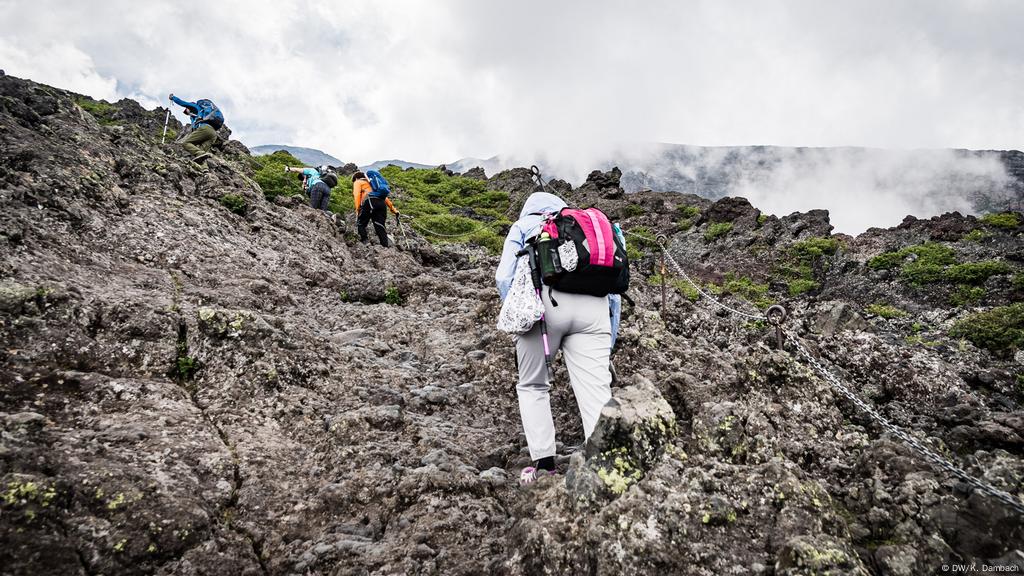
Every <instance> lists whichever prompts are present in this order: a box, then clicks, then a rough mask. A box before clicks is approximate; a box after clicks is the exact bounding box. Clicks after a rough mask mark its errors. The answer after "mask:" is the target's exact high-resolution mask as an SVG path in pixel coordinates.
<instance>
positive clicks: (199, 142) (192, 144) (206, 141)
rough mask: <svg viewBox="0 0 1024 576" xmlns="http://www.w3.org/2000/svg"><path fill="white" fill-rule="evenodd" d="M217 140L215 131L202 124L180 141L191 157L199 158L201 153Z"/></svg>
mask: <svg viewBox="0 0 1024 576" xmlns="http://www.w3.org/2000/svg"><path fill="white" fill-rule="evenodd" d="M216 140H217V131H216V130H214V129H213V127H212V126H207V125H206V124H203V125H202V126H200V127H198V128H196V129H195V130H193V131H192V132H190V133H189V135H188V136H186V137H185V139H184V140H182V141H181V145H182V146H183V147H184V148H185V150H187V151H188V153H189V154H191V155H192V156H193V157H195V156H199V155H200V154H202V153H203V152H205V151H207V150H209V149H210V146H212V145H213V143H214V141H216Z"/></svg>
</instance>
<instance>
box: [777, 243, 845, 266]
mask: <svg viewBox="0 0 1024 576" xmlns="http://www.w3.org/2000/svg"><path fill="white" fill-rule="evenodd" d="M839 246H840V244H839V240H837V239H835V238H808V239H807V240H802V241H800V242H794V243H793V244H792V245H791V246H790V247H789V252H790V254H792V255H793V256H794V257H795V258H796V259H797V260H799V261H801V262H808V261H813V260H816V259H818V258H821V257H822V256H832V255H833V254H835V253H836V252H837V251H838V250H839Z"/></svg>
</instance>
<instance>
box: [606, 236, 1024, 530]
mask: <svg viewBox="0 0 1024 576" xmlns="http://www.w3.org/2000/svg"><path fill="white" fill-rule="evenodd" d="M624 232H625V234H627V235H630V236H634V237H636V238H640V239H643V240H645V241H647V242H650V243H653V244H657V245H658V247H659V248H660V249H661V250H662V252H663V253H664V254H665V257H666V258H667V259H668V261H669V262H670V263H671V264H672V267H673V268H674V269H675V271H676V273H677V274H679V276H680V277H682V278H683V279H684V280H686V282H687V283H689V284H690V285H691V286H693V288H694V290H696V291H697V293H698V294H700V295H701V296H703V297H704V298H705V299H706V300H707V301H708V302H711V303H713V304H715V305H716V306H718V307H719V308H721V309H723V310H726V311H728V312H730V313H732V314H735V315H737V316H740V317H743V318H747V319H753V320H764V321H767V322H768V323H769V324H771V325H772V326H774V327H775V330H776V336H777V338H778V347H779V349H782V344H783V335H785V337H786V338H787V339H788V340H789V341H790V342H792V343H793V347H794V348H795V349H796V351H797V353H798V355H799V356H800V357H801V358H803V359H804V360H805V361H806V362H807V363H808V364H810V365H811V367H813V368H814V370H815V371H817V373H818V375H819V376H820V377H821V378H822V379H824V380H825V382H826V383H828V384H829V386H831V387H832V388H833V389H834V390H835V391H836V392H838V393H839V394H840V395H841V396H843V397H844V398H846V399H847V400H849V401H850V402H851V403H853V405H854V406H856V407H857V408H859V409H860V410H861V411H863V412H864V413H865V414H867V415H868V416H869V417H871V419H872V420H874V421H875V422H876V423H877V424H878V425H880V426H881V427H882V428H884V429H885V430H886V431H888V432H889V433H890V434H892V435H893V436H895V437H896V438H898V439H899V440H900V441H902V442H903V443H904V444H906V445H907V446H909V447H910V448H911V449H913V450H914V451H915V452H917V454H918V455H920V456H921V457H922V458H924V459H925V460H926V461H927V462H929V463H931V464H932V465H934V466H936V467H938V468H940V469H942V470H945V471H946V472H948V473H950V474H952V475H953V476H956V477H957V478H959V479H960V480H963V481H964V482H966V483H968V484H970V485H971V486H973V487H974V488H976V489H978V490H979V491H981V492H982V493H984V494H986V495H988V496H991V497H992V498H995V499H996V500H998V501H1000V502H1002V503H1003V504H1006V505H1007V506H1009V507H1010V508H1011V509H1013V510H1014V511H1015V512H1017V513H1018V514H1021V515H1024V502H1021V500H1020V499H1018V498H1016V497H1014V496H1013V495H1011V494H1009V493H1008V492H1005V491H1003V490H1000V489H998V488H996V487H995V486H992V485H991V484H988V483H987V482H985V481H983V480H981V479H979V478H977V477H975V476H972V475H971V474H969V473H967V472H966V471H965V470H964V469H962V468H960V467H959V466H957V465H956V464H954V463H953V462H951V461H950V460H949V459H948V458H946V457H944V456H942V455H941V454H939V453H937V452H935V451H934V450H932V449H930V448H928V447H927V446H925V445H924V444H922V443H921V442H920V441H919V440H918V439H917V438H914V437H913V436H911V435H910V434H908V433H907V432H905V431H904V430H903V429H901V428H900V427H898V426H896V425H895V424H893V423H892V422H890V421H889V420H888V419H887V418H886V417H885V416H882V415H881V414H880V413H879V412H878V410H876V409H875V408H874V407H873V406H871V405H870V404H868V403H867V402H865V401H864V400H862V399H861V398H860V397H858V396H857V395H856V394H855V393H854V392H853V391H852V390H851V389H850V388H849V387H848V386H846V385H845V384H843V382H842V381H841V380H840V379H839V378H837V377H836V376H835V375H834V374H832V373H831V372H830V371H829V370H828V369H826V368H825V367H824V366H823V365H822V364H821V362H819V361H818V360H817V359H816V358H815V357H814V356H813V355H812V354H811V353H810V351H809V350H808V349H807V347H806V346H804V345H803V343H802V342H801V340H800V338H799V337H798V336H797V335H796V333H795V332H792V331H783V330H782V321H783V320H784V319H785V317H786V311H785V309H784V308H782V307H781V306H779V305H775V306H772V307H771V308H769V309H768V311H767V312H766V313H765V314H749V313H747V312H743V311H741V310H736V309H735V308H732V307H730V306H727V305H725V304H723V303H722V302H720V301H719V300H718V299H717V298H715V297H714V296H712V295H711V294H708V293H707V292H705V291H704V290H703V289H702V288H701V287H700V286H699V285H698V284H697V283H696V282H694V281H693V279H692V278H690V276H689V275H688V274H687V273H686V271H685V270H683V267H682V266H680V265H679V263H678V262H676V259H675V258H674V257H673V256H672V253H671V252H670V251H669V250H668V248H667V247H666V246H665V242H662V241H661V238H660V237H659V239H652V238H648V237H646V236H644V235H642V234H636V233H634V232H626V231H624ZM662 281H663V282H664V281H665V279H664V278H662Z"/></svg>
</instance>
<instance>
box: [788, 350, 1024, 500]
mask: <svg viewBox="0 0 1024 576" xmlns="http://www.w3.org/2000/svg"><path fill="white" fill-rule="evenodd" d="M785 334H786V337H787V338H789V340H790V341H791V342H792V343H793V346H794V347H795V348H796V351H797V353H799V354H800V356H801V357H803V359H804V360H806V361H807V363H808V364H810V365H811V366H812V367H813V368H814V369H815V370H817V371H818V374H820V375H821V377H822V378H824V379H825V381H826V382H828V384H829V385H831V386H832V388H833V389H834V390H836V391H837V392H839V394H841V395H842V396H843V397H844V398H846V399H847V400H849V401H850V402H852V403H853V404H854V406H856V407H857V408H859V409H860V410H861V411H862V412H864V413H865V414H867V415H868V416H870V417H871V418H872V419H873V420H874V421H875V422H877V423H878V424H879V425H881V426H882V428H885V429H886V430H887V431H888V432H889V433H890V434H892V435H893V436H895V437H897V438H899V439H900V440H902V441H903V443H904V444H906V445H907V446H910V447H911V448H913V449H914V450H915V451H916V452H917V453H918V454H919V455H920V456H921V457H922V458H924V459H925V460H927V461H928V462H930V463H932V464H934V465H935V466H937V467H939V468H941V469H943V470H945V471H947V472H949V473H950V474H952V475H954V476H956V477H957V478H959V479H961V480H963V481H964V482H966V483H968V484H970V485H971V486H973V487H975V488H977V489H978V490H980V491H982V492H984V493H985V494H988V495H989V496H991V497H993V498H995V499H997V500H1000V501H1002V502H1003V503H1004V504H1006V505H1007V506H1009V507H1010V508H1013V509H1014V510H1015V511H1016V512H1017V513H1018V514H1021V515H1024V503H1022V502H1021V501H1020V500H1019V499H1017V498H1015V497H1013V496H1012V495H1010V494H1009V493H1007V492H1004V491H1002V490H1000V489H998V488H996V487H995V486H992V485H991V484H988V483H986V482H984V481H982V480H980V479H978V478H976V477H974V476H971V475H970V474H968V473H967V472H966V471H964V470H963V469H962V468H960V467H958V466H957V465H956V464H953V463H952V462H950V461H949V460H948V459H946V458H945V457H943V456H942V455H940V454H938V453H937V452H935V451H934V450H932V449H930V448H928V447H927V446H925V445H924V444H922V443H921V442H920V441H919V440H918V439H917V438H914V437H913V436H911V435H910V434H908V433H906V432H905V431H903V430H902V429H901V428H899V427H898V426H896V425H895V424H893V423H892V422H890V421H889V420H888V419H887V418H886V417H885V416H882V415H881V414H879V412H878V410H875V408H874V407H872V406H871V405H870V404H868V403H867V402H865V401H863V400H861V399H860V398H859V397H858V396H857V395H856V394H854V393H853V391H852V390H850V389H849V388H848V387H847V386H846V385H845V384H843V383H842V381H841V380H839V378H836V377H835V375H834V374H832V373H831V372H829V371H828V370H827V369H826V368H825V367H824V366H822V364H821V363H820V362H818V360H817V359H816V358H814V356H812V355H811V353H810V351H809V350H807V348H806V347H805V346H804V345H803V343H802V342H801V341H800V339H799V338H798V337H797V335H796V334H794V333H793V332H789V331H787V332H786V333H785Z"/></svg>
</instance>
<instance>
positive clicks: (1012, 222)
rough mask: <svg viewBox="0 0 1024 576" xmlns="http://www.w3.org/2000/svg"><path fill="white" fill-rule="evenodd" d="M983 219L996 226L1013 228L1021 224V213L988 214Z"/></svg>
mask: <svg viewBox="0 0 1024 576" xmlns="http://www.w3.org/2000/svg"><path fill="white" fill-rule="evenodd" d="M981 221H982V222H983V223H985V224H988V225H989V226H993V227H995V228H1006V229H1013V228H1017V227H1018V226H1020V224H1021V222H1020V214H1017V213H1016V212H1000V213H998V214H986V215H984V216H982V217H981Z"/></svg>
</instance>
